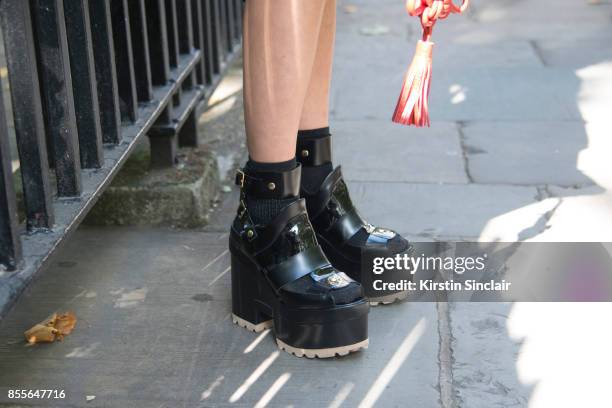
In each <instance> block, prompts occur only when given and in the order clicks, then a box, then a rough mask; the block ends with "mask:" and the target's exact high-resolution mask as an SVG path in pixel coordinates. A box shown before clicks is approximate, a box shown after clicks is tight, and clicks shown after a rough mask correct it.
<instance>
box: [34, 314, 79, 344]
mask: <svg viewBox="0 0 612 408" xmlns="http://www.w3.org/2000/svg"><path fill="white" fill-rule="evenodd" d="M76 321H77V318H76V316H75V314H74V313H72V312H65V313H62V314H59V315H58V314H57V313H53V314H52V315H51V316H49V317H47V318H46V319H45V320H43V321H42V322H40V323H37V324H35V325H34V326H33V327H32V328H30V329H29V330H26V331H25V332H24V333H23V335H24V336H25V338H26V341H27V342H28V343H30V344H36V343H53V342H54V341H55V340H60V341H61V340H62V339H63V338H64V336H65V335H67V334H70V332H72V329H74V326H75V324H76Z"/></svg>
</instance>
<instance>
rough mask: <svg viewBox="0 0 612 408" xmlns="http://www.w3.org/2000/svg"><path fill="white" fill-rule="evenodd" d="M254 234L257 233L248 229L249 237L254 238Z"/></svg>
mask: <svg viewBox="0 0 612 408" xmlns="http://www.w3.org/2000/svg"><path fill="white" fill-rule="evenodd" d="M253 235H255V233H254V232H253V230H247V237H249V238H253Z"/></svg>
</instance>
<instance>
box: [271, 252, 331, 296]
mask: <svg viewBox="0 0 612 408" xmlns="http://www.w3.org/2000/svg"><path fill="white" fill-rule="evenodd" d="M329 267H330V263H329V261H328V260H327V258H326V257H325V255H324V254H323V251H322V250H321V247H320V246H316V247H311V248H308V249H306V250H304V251H302V252H299V253H297V254H295V255H293V256H292V257H290V258H288V259H286V260H285V261H283V262H281V263H280V264H278V265H276V266H275V267H274V268H272V269H270V270H268V272H267V276H268V279H269V280H270V282H271V283H272V284H273V286H274V287H275V288H276V289H277V290H280V289H281V288H282V287H283V286H285V285H286V284H288V283H291V282H294V281H296V280H298V279H300V278H301V277H302V276H306V275H309V274H310V273H312V272H314V271H317V270H318V269H321V268H329Z"/></svg>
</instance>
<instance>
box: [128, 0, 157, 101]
mask: <svg viewBox="0 0 612 408" xmlns="http://www.w3.org/2000/svg"><path fill="white" fill-rule="evenodd" d="M128 5H129V15H130V27H131V31H132V49H133V52H134V70H135V72H136V73H137V75H136V92H137V95H138V100H139V101H141V102H147V101H150V100H151V99H153V85H152V81H151V57H150V55H149V33H148V28H147V26H148V21H147V13H146V6H145V0H129V1H128Z"/></svg>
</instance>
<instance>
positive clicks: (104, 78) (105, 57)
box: [89, 0, 121, 144]
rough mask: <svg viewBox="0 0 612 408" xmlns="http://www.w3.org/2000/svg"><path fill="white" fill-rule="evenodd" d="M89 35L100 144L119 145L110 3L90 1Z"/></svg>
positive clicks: (117, 100)
mask: <svg viewBox="0 0 612 408" xmlns="http://www.w3.org/2000/svg"><path fill="white" fill-rule="evenodd" d="M89 15H90V17H91V29H92V31H91V36H92V42H93V53H94V59H95V69H96V82H97V85H98V104H99V107H100V124H101V126H102V141H103V142H104V143H112V144H118V143H119V142H121V113H120V111H119V87H118V84H117V70H116V67H115V45H114V42H113V37H112V36H113V28H112V23H111V12H110V3H109V2H108V1H99V0H93V1H90V2H89Z"/></svg>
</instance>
